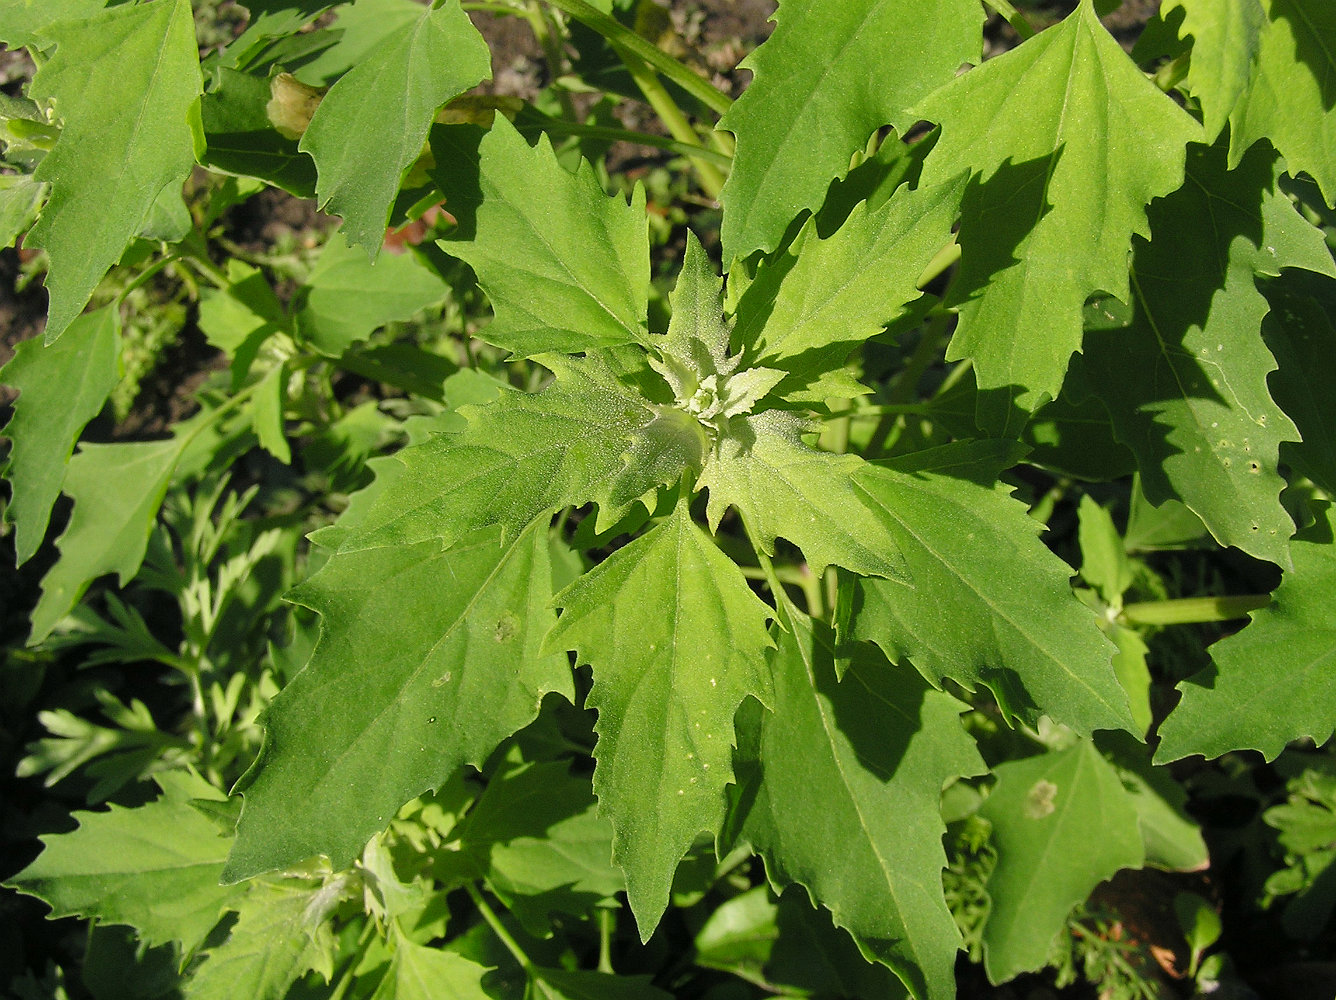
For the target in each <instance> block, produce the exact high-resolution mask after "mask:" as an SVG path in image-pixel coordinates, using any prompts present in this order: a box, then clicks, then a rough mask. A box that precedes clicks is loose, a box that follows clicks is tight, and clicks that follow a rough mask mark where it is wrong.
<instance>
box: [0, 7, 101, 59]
mask: <svg viewBox="0 0 1336 1000" xmlns="http://www.w3.org/2000/svg"><path fill="white" fill-rule="evenodd" d="M106 5H107V0H6V2H5V4H4V6H3V8H2V9H0V41H4V42H5V43H6V44H7V45H8V46H9V47H10V48H14V49H17V48H19V47H20V46H23V45H34V44H40V43H42V42H43V41H45V40H46V39H45V38H44V36H45V35H47V33H48V30H49V29H50V28H51V26H52V25H55V24H59V23H60V22H62V21H75V20H80V19H83V18H89V17H94V16H96V15H97V14H98V13H99V12H100V11H101V10H102V8H103V7H105V6H106Z"/></svg>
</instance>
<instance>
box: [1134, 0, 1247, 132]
mask: <svg viewBox="0 0 1336 1000" xmlns="http://www.w3.org/2000/svg"><path fill="white" fill-rule="evenodd" d="M1177 9H1182V11H1183V24H1182V27H1181V28H1180V29H1179V35H1180V37H1186V36H1188V35H1191V36H1192V61H1191V63H1190V64H1189V66H1188V73H1187V76H1186V77H1185V78H1184V80H1183V84H1184V86H1185V87H1186V88H1187V91H1188V93H1190V94H1192V96H1194V97H1195V98H1197V100H1198V101H1199V102H1200V103H1201V108H1202V119H1203V121H1202V124H1203V125H1204V126H1205V129H1206V134H1205V136H1204V138H1205V140H1206V141H1207V142H1215V140H1216V138H1217V137H1218V136H1219V135H1220V133H1221V131H1223V130H1224V127H1225V124H1226V123H1227V122H1228V121H1229V118H1230V115H1232V114H1233V112H1234V109H1235V108H1236V107H1238V105H1239V102H1240V101H1241V100H1243V99H1244V98H1245V97H1246V96H1247V93H1248V87H1249V84H1250V83H1251V81H1252V75H1253V62H1254V60H1255V59H1256V58H1257V52H1258V49H1259V48H1260V46H1261V39H1262V29H1263V28H1264V27H1265V26H1266V23H1267V22H1266V13H1265V11H1264V10H1263V9H1262V4H1261V0H1168V2H1167V3H1165V4H1164V6H1163V7H1162V8H1161V10H1160V15H1161V16H1162V17H1165V18H1168V17H1169V15H1170V14H1171V12H1173V11H1174V10H1177Z"/></svg>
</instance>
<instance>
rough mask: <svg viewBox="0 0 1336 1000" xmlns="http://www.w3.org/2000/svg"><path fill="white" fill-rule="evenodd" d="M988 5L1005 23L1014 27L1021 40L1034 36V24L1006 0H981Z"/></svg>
mask: <svg viewBox="0 0 1336 1000" xmlns="http://www.w3.org/2000/svg"><path fill="white" fill-rule="evenodd" d="M983 2H984V3H986V4H987V5H988V6H989V7H992V8H993V10H995V11H997V12H998V13H999V14H1001V15H1002V16H1003V17H1004V18H1006V21H1007V24H1009V25H1011V26H1012V28H1014V29H1015V31H1016V34H1018V35H1020V36H1021V41H1022V42H1023V41H1025V40H1026V39H1027V38H1033V37H1034V36H1035V30H1034V25H1032V24H1031V23H1030V22H1029V21H1027V20H1026V19H1025V15H1024V14H1022V13H1021V12H1020V11H1018V10H1017V9H1016V8H1015V7H1013V6H1012V5H1011V4H1010V3H1009V2H1008V0H983Z"/></svg>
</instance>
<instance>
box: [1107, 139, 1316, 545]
mask: <svg viewBox="0 0 1336 1000" xmlns="http://www.w3.org/2000/svg"><path fill="white" fill-rule="evenodd" d="M1277 174H1278V167H1277V166H1276V165H1275V163H1274V157H1268V156H1267V155H1266V154H1265V152H1264V151H1262V150H1258V151H1257V152H1256V153H1255V154H1250V155H1249V156H1248V157H1247V158H1245V160H1244V162H1243V163H1242V164H1240V165H1239V167H1238V168H1237V169H1234V170H1229V171H1227V170H1226V169H1225V155H1224V150H1222V149H1215V150H1206V149H1201V148H1197V149H1194V151H1193V152H1192V154H1191V156H1190V158H1189V161H1188V178H1189V183H1188V184H1186V185H1184V187H1183V188H1182V189H1181V190H1180V191H1177V192H1175V193H1174V194H1173V195H1171V196H1169V197H1167V198H1165V199H1164V200H1163V201H1160V202H1157V203H1156V204H1155V205H1154V206H1152V208H1151V211H1150V219H1151V226H1152V234H1153V235H1152V239H1151V241H1150V242H1149V243H1144V242H1140V241H1138V243H1137V247H1136V253H1135V256H1134V258H1133V282H1134V288H1135V292H1136V298H1135V311H1134V315H1133V321H1132V325H1131V326H1130V327H1128V328H1127V329H1122V330H1109V331H1101V332H1092V333H1091V334H1089V335H1088V337H1087V341H1086V350H1085V359H1084V360H1085V367H1086V370H1087V372H1088V374H1089V375H1090V377H1091V381H1092V384H1094V385H1096V386H1098V395H1099V397H1100V399H1101V400H1102V401H1103V402H1104V405H1105V406H1106V407H1107V408H1108V410H1109V413H1110V415H1111V416H1112V418H1113V423H1114V432H1115V434H1116V435H1117V437H1118V439H1119V440H1120V441H1122V442H1123V443H1125V444H1126V445H1127V446H1128V447H1129V448H1130V449H1131V450H1132V451H1133V452H1134V453H1135V455H1136V457H1137V465H1138V468H1139V469H1140V472H1141V484H1142V489H1143V490H1144V491H1145V494H1146V498H1147V499H1148V500H1149V501H1150V502H1151V503H1152V504H1159V503H1162V502H1163V501H1165V500H1167V499H1170V498H1177V499H1181V500H1182V501H1183V502H1184V503H1185V504H1187V506H1188V507H1189V508H1190V509H1191V510H1192V511H1193V512H1194V513H1195V514H1197V516H1198V517H1200V518H1201V519H1202V521H1203V522H1204V523H1205V525H1206V527H1207V528H1208V529H1210V532H1211V534H1212V535H1214V536H1215V538H1216V539H1217V540H1219V541H1220V543H1221V544H1223V545H1234V546H1237V547H1238V548H1240V549H1242V550H1243V551H1245V552H1247V553H1249V554H1251V555H1254V556H1257V557H1258V558H1260V559H1269V560H1271V561H1272V562H1275V563H1278V564H1280V565H1282V566H1287V565H1289V556H1288V554H1287V549H1288V540H1289V536H1290V535H1291V534H1293V532H1294V526H1293V522H1292V521H1291V520H1290V516H1289V514H1287V513H1286V511H1285V509H1284V507H1283V506H1282V505H1281V503H1280V491H1281V490H1282V489H1283V488H1284V486H1285V481H1284V479H1283V478H1282V477H1281V475H1280V472H1279V470H1278V468H1277V463H1278V461H1279V449H1280V443H1281V441H1287V440H1288V441H1294V440H1297V439H1298V437H1299V433H1298V430H1297V429H1296V428H1295V426H1294V424H1293V423H1292V422H1291V421H1290V419H1289V417H1287V416H1286V415H1285V414H1284V413H1283V412H1282V411H1281V409H1280V408H1279V407H1278V406H1276V404H1275V403H1274V402H1273V401H1272V399H1271V396H1270V395H1269V393H1268V391H1267V385H1266V374H1267V373H1268V372H1269V371H1271V370H1273V369H1274V368H1275V367H1276V365H1275V361H1274V359H1273V358H1272V356H1271V354H1270V352H1269V351H1268V350H1267V348H1266V345H1265V343H1264V342H1263V340H1262V337H1261V325H1262V319H1263V317H1264V316H1265V315H1266V313H1267V312H1268V310H1269V309H1270V306H1269V305H1268V303H1267V301H1266V298H1265V297H1264V296H1263V295H1262V293H1261V292H1260V291H1258V289H1257V286H1256V283H1255V279H1256V276H1258V275H1276V274H1279V273H1280V270H1281V269H1282V268H1285V267H1302V268H1306V269H1308V270H1311V271H1317V272H1322V273H1326V274H1329V275H1333V274H1336V265H1333V262H1332V259H1331V253H1330V251H1329V250H1328V249H1327V248H1326V246H1325V244H1324V243H1323V240H1322V235H1321V233H1320V232H1318V231H1317V230H1316V229H1314V228H1313V227H1312V226H1311V225H1309V224H1308V223H1307V222H1306V221H1305V220H1304V219H1303V218H1302V216H1300V215H1299V213H1298V211H1297V210H1296V209H1295V208H1294V205H1293V204H1292V203H1291V201H1290V200H1289V198H1288V196H1287V195H1285V194H1284V193H1283V192H1281V191H1279V190H1278V189H1277V187H1276V177H1277Z"/></svg>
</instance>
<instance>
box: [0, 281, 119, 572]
mask: <svg viewBox="0 0 1336 1000" xmlns="http://www.w3.org/2000/svg"><path fill="white" fill-rule="evenodd" d="M120 333H121V323H120V314H119V313H118V312H117V310H116V308H115V307H114V306H109V307H107V308H104V309H99V310H97V311H96V312H94V313H90V314H88V315H87V316H80V317H79V318H78V319H77V320H75V321H74V322H73V323H72V324H71V325H70V328H69V330H68V331H67V332H66V334H65V336H64V337H63V338H62V339H61V340H60V341H57V342H56V343H54V344H50V345H47V346H43V344H42V343H41V342H40V341H39V340H36V339H33V340H26V341H24V342H23V343H21V344H19V345H18V346H17V347H16V348H15V350H14V357H13V358H12V359H11V360H10V362H9V363H8V364H7V365H5V366H4V368H3V369H0V380H3V381H4V382H5V384H6V385H10V386H13V387H14V388H15V389H18V390H19V398H18V399H17V401H15V403H14V416H13V418H12V419H10V421H9V423H8V424H6V425H5V426H4V428H3V432H4V434H5V436H6V437H8V438H9V439H10V440H11V441H12V442H13V444H12V446H11V448H10V452H9V460H8V462H7V463H6V464H5V467H4V470H3V471H4V474H5V478H6V479H8V480H9V484H10V491H11V499H10V501H9V504H8V506H6V508H5V520H7V521H9V523H11V524H13V525H14V528H15V531H14V549H15V554H16V556H17V561H18V564H19V565H22V564H23V563H25V562H27V561H28V560H29V559H30V558H32V555H33V553H35V552H36V551H37V547H38V546H39V545H41V544H42V539H43V538H44V537H46V526H47V522H48V520H49V519H50V517H51V505H52V504H54V503H55V502H56V497H57V496H59V495H60V483H61V480H63V479H64V478H65V468H66V466H67V464H68V463H69V460H70V454H71V453H72V452H73V451H74V443H75V442H76V441H77V440H79V433H80V432H81V431H82V430H83V428H84V425H85V424H87V423H88V421H90V420H92V419H93V418H94V417H95V416H97V415H98V413H99V412H100V411H101V410H102V406H103V404H105V403H106V401H107V396H108V395H110V393H111V390H112V389H114V388H116V383H117V381H119V379H120V351H121V338H120Z"/></svg>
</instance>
